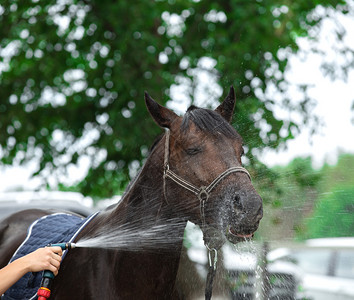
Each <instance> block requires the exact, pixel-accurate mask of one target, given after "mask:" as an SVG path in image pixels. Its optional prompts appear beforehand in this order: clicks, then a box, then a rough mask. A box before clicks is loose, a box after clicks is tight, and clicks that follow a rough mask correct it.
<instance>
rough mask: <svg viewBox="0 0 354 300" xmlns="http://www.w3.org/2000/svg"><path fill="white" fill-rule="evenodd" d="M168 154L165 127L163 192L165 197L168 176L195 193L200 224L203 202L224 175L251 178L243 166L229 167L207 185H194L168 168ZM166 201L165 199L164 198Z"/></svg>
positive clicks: (168, 133)
mask: <svg viewBox="0 0 354 300" xmlns="http://www.w3.org/2000/svg"><path fill="white" fill-rule="evenodd" d="M169 155H170V130H169V129H166V140H165V156H164V194H165V199H166V182H165V181H166V178H170V179H171V180H173V181H174V182H175V183H177V184H178V185H180V186H181V187H183V188H185V189H186V190H188V191H190V192H192V193H193V194H195V195H196V196H197V197H198V199H199V201H200V215H201V219H202V226H203V227H204V225H205V213H204V212H205V204H206V202H207V201H208V199H209V195H210V193H211V191H212V190H213V189H214V188H215V187H216V185H217V184H218V183H219V182H220V181H221V180H222V179H224V178H225V177H226V176H228V175H230V174H232V173H236V172H242V173H245V174H246V175H247V176H248V178H249V179H250V180H251V175H250V174H249V173H248V171H247V170H246V169H245V168H243V167H231V168H229V169H227V170H225V171H224V172H222V173H221V174H220V175H219V176H217V177H216V178H215V179H214V180H213V181H212V182H211V183H210V184H209V185H208V186H201V187H199V188H198V187H196V186H195V185H193V184H191V183H190V182H188V181H187V180H185V179H183V178H182V177H180V176H178V175H177V174H176V173H174V172H173V171H171V170H170V165H169ZM166 201H167V199H166Z"/></svg>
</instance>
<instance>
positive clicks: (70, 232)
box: [1, 213, 97, 300]
mask: <svg viewBox="0 0 354 300" xmlns="http://www.w3.org/2000/svg"><path fill="white" fill-rule="evenodd" d="M96 215H97V213H96V214H93V215H91V216H89V217H88V218H81V217H79V216H76V215H71V214H67V213H56V214H52V215H47V216H44V217H42V218H40V219H38V220H36V221H35V222H33V223H32V225H31V226H30V227H29V228H28V232H27V237H26V239H25V240H24V242H23V243H22V244H21V245H20V246H19V247H18V249H17V250H16V252H15V253H14V255H13V256H12V258H11V260H10V262H12V261H14V260H16V259H18V258H20V257H22V256H25V255H27V254H29V253H31V252H33V251H35V250H37V249H38V248H41V247H45V246H47V245H48V244H57V243H67V242H72V241H74V239H75V237H76V236H77V235H78V234H79V232H80V231H81V230H82V229H83V228H84V227H85V226H86V225H87V224H88V223H89V222H90V221H91V220H92V219H93V218H94V217H95V216H96ZM66 252H67V250H65V251H63V256H62V262H61V263H63V260H64V257H65V255H66ZM42 275H43V271H42V272H36V273H31V272H29V273H27V274H26V275H24V276H23V277H22V278H21V279H20V280H19V281H17V282H16V283H15V284H14V285H13V286H12V287H11V288H10V289H8V290H7V291H6V292H5V294H4V295H3V297H2V298H1V299H2V300H25V299H26V300H27V299H28V300H32V299H37V291H38V288H39V287H40V284H41V280H42Z"/></svg>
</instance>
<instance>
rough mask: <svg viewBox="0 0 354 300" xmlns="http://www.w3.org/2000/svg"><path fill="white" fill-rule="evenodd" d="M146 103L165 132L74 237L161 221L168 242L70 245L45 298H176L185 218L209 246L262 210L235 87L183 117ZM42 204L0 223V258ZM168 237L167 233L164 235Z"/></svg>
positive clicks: (236, 237) (243, 234)
mask: <svg viewBox="0 0 354 300" xmlns="http://www.w3.org/2000/svg"><path fill="white" fill-rule="evenodd" d="M145 101H146V106H147V108H148V110H149V112H150V114H151V116H152V117H153V119H154V120H155V122H156V123H157V124H158V125H159V126H160V127H162V128H166V129H168V130H167V131H166V134H165V135H164V136H163V137H162V138H161V139H160V140H159V141H157V143H156V144H155V145H154V147H153V148H152V150H151V153H150V155H149V157H148V158H147V160H146V163H145V164H144V166H143V168H142V169H141V171H140V173H139V174H138V176H137V177H136V178H135V180H134V181H133V182H132V183H131V184H130V186H129V187H128V189H127V191H126V192H125V194H124V196H123V200H122V201H121V202H120V203H119V204H118V205H117V206H116V207H113V208H111V209H109V210H107V211H103V212H100V213H99V214H98V215H97V216H96V217H95V218H94V219H93V220H92V221H91V223H89V224H88V226H86V227H85V228H84V229H83V231H81V233H80V234H79V236H78V237H77V238H76V240H78V241H80V240H82V239H84V238H85V239H89V238H90V237H93V236H96V235H97V234H100V232H101V231H102V228H103V227H104V228H111V229H114V228H119V227H120V226H124V224H130V223H132V222H133V224H134V226H136V228H141V229H142V230H143V229H144V228H146V226H148V225H146V224H151V220H153V224H154V225H159V224H164V227H161V228H162V231H161V232H160V233H159V234H161V236H162V237H164V238H165V239H167V240H171V241H175V242H171V243H170V244H169V245H168V247H166V245H164V247H161V249H160V248H159V245H158V243H157V245H156V247H155V248H154V247H149V249H148V250H146V251H129V249H124V250H121V249H120V250H116V249H94V248H76V249H72V250H70V251H69V252H68V254H67V256H66V258H65V260H64V261H63V263H62V265H61V268H60V271H59V275H58V276H57V277H56V278H55V280H54V285H53V290H52V296H51V299H85V300H86V299H129V300H130V299H149V300H150V299H178V298H181V295H179V294H178V291H177V290H176V288H175V280H176V274H177V271H178V265H179V259H180V254H181V247H182V239H183V235H184V228H185V225H186V222H187V221H188V220H189V221H191V222H193V223H195V224H198V225H199V226H200V227H201V229H202V231H203V234H204V240H205V242H206V244H207V245H208V247H210V248H219V247H220V246H221V245H222V243H223V242H224V241H225V240H226V239H227V240H229V241H231V242H232V243H236V242H239V241H242V240H244V239H245V238H249V237H251V236H252V234H253V233H254V231H255V230H256V229H257V228H258V224H259V221H260V219H261V218H262V199H261V197H260V196H259V195H258V194H257V192H256V191H255V189H254V187H253V186H252V183H251V180H250V177H249V174H248V172H247V171H246V170H245V169H244V168H242V166H241V156H242V154H243V149H242V138H241V136H240V135H239V134H238V133H237V132H236V131H235V129H234V128H233V127H232V126H231V125H230V122H231V119H232V116H233V110H234V105H235V94H234V90H233V88H231V89H230V92H229V94H228V96H227V97H226V99H225V100H224V101H223V103H222V104H221V105H220V106H219V107H218V108H217V109H216V110H215V111H212V110H207V109H201V108H196V107H194V106H192V107H190V108H189V109H188V111H187V112H186V114H185V115H184V117H179V116H177V115H176V114H175V113H174V112H172V111H171V110H169V109H167V108H165V107H163V106H161V105H159V104H158V103H157V102H155V101H154V100H153V99H152V98H150V96H149V95H148V94H146V95H145ZM46 214H48V212H46V211H40V210H35V211H27V212H21V213H18V214H15V215H13V216H11V217H9V218H8V219H6V220H5V221H4V222H2V223H1V224H0V266H4V265H5V264H6V263H7V262H8V260H9V259H10V258H11V256H12V254H13V252H14V251H15V249H16V248H17V247H18V246H19V244H20V243H21V242H22V240H23V239H24V238H25V234H26V228H27V226H28V225H29V224H30V223H31V222H32V221H34V220H35V219H37V218H38V217H40V216H43V215H46ZM171 237H172V238H173V239H168V238H171Z"/></svg>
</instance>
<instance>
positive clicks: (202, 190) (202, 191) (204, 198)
mask: <svg viewBox="0 0 354 300" xmlns="http://www.w3.org/2000/svg"><path fill="white" fill-rule="evenodd" d="M198 199H199V201H200V202H203V201H204V202H206V201H208V199H209V194H208V192H207V191H206V187H205V186H202V187H201V188H200V192H199V194H198Z"/></svg>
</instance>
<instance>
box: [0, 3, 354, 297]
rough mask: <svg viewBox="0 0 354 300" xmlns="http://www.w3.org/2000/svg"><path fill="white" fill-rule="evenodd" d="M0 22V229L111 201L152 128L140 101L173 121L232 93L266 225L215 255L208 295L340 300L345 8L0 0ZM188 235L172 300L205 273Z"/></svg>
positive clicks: (349, 24)
mask: <svg viewBox="0 0 354 300" xmlns="http://www.w3.org/2000/svg"><path fill="white" fill-rule="evenodd" d="M0 24H1V26H0V116H1V117H0V159H1V162H0V191H1V195H0V211H1V213H0V218H2V217H4V216H6V215H8V214H9V213H10V212H12V211H14V210H18V209H22V208H27V207H32V206H38V205H40V206H43V205H44V203H46V204H47V205H49V206H55V207H63V208H66V209H70V210H72V211H76V212H80V213H81V214H89V213H90V212H91V211H93V210H97V209H102V208H104V207H106V206H107V205H108V204H110V203H114V202H116V201H118V200H119V195H121V194H122V192H123V191H124V189H125V187H126V186H127V184H128V183H129V181H130V180H131V179H132V178H133V177H134V176H135V175H136V173H137V171H138V170H139V168H140V167H141V166H142V165H143V163H144V160H145V159H146V157H147V156H148V154H149V147H150V146H151V145H152V143H153V141H154V139H155V137H156V136H157V135H158V134H159V133H161V129H159V128H158V127H157V126H156V125H155V124H154V122H153V121H152V119H151V118H150V117H149V115H148V112H147V110H146V109H145V104H144V100H143V93H144V91H145V90H146V91H148V92H149V93H150V95H151V96H152V97H153V98H155V99H156V100H158V102H159V103H161V104H163V105H167V106H168V107H170V108H171V109H173V110H174V111H175V112H176V113H178V114H183V113H184V112H185V110H186V109H187V108H188V107H189V105H191V104H194V105H197V106H201V107H206V108H212V109H214V108H215V107H216V106H217V105H218V103H219V101H220V99H221V98H223V97H224V96H225V95H226V93H227V91H228V89H229V87H230V86H231V85H233V86H234V87H235V89H236V97H237V104H236V109H235V115H234V118H233V125H234V127H235V128H236V129H237V130H238V132H239V133H240V134H241V135H242V136H243V138H244V141H245V152H246V154H245V158H244V165H245V167H246V168H247V169H248V170H249V171H250V173H251V174H252V177H253V183H254V185H255V186H256V188H257V190H258V192H259V193H260V194H261V196H262V197H263V199H264V205H265V207H264V211H265V215H264V218H263V220H262V222H261V226H260V228H259V230H258V231H257V234H256V236H255V238H254V242H252V243H245V244H241V245H240V246H239V247H237V248H235V247H231V248H230V245H226V246H225V247H224V249H223V253H222V261H223V268H219V270H220V271H219V275H218V276H219V279H218V280H217V284H216V285H217V287H216V295H219V297H221V298H222V299H224V298H225V299H227V298H232V299H261V298H262V299H267V298H270V299H322V300H323V299H324V300H325V299H336V300H341V299H354V185H353V183H354V172H353V169H354V141H353V137H354V126H353V124H354V92H353V86H354V73H353V69H354V2H353V1H351V0H348V1H344V0H343V1H334V0H324V1H315V0H306V1H301V0H298V1H275V0H255V1H243V0H234V1H231V0H219V1H211V0H168V1H164V0H155V1H153V0H141V1H126V0H120V1H105V0H100V1H89V0H82V1H75V0H56V1H49V0H48V1H39V0H32V1H28V0H21V1H16V0H13V1H9V0H3V1H1V2H0ZM49 200H50V201H49ZM36 201H38V202H36ZM198 230H199V229H198V228H196V227H195V226H193V225H192V224H189V225H188V226H187V230H186V241H185V256H184V259H183V260H182V262H181V266H182V267H181V268H180V269H181V270H182V271H183V264H184V263H185V266H189V268H190V265H191V264H192V265H193V268H194V269H195V274H194V278H195V280H192V281H191V280H186V278H188V276H187V275H186V274H184V275H183V273H182V274H181V275H180V278H181V280H180V284H181V286H183V287H184V289H185V291H186V292H185V295H186V299H197V298H198V297H199V296H198V295H199V288H200V285H201V282H203V280H204V278H205V275H206V273H205V265H206V264H207V258H206V253H205V250H204V248H203V247H202V242H201V240H200V232H199V231H198ZM323 238H326V239H325V240H323ZM314 239H317V240H314ZM190 273H191V272H190ZM183 278H184V279H183ZM198 278H199V279H200V280H199V279H198ZM191 282H192V284H191ZM284 291H285V292H284Z"/></svg>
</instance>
